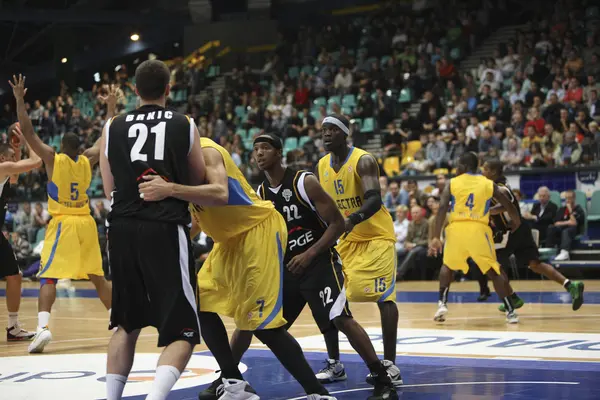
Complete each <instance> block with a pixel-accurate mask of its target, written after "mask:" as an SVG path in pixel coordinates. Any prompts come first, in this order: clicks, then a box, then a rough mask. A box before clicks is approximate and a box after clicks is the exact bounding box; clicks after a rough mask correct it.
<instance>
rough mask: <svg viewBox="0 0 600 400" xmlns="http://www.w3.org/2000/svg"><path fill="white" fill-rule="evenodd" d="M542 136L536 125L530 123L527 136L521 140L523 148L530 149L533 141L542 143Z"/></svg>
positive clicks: (526, 132) (526, 131)
mask: <svg viewBox="0 0 600 400" xmlns="http://www.w3.org/2000/svg"><path fill="white" fill-rule="evenodd" d="M541 142H542V137H541V136H540V135H538V133H537V131H536V130H535V127H534V126H533V125H529V126H528V127H527V129H526V130H525V137H524V138H523V140H521V148H522V149H523V150H528V149H529V147H530V146H531V144H532V143H541Z"/></svg>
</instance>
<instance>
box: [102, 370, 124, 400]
mask: <svg viewBox="0 0 600 400" xmlns="http://www.w3.org/2000/svg"><path fill="white" fill-rule="evenodd" d="M125 383H127V377H126V376H123V375H119V374H106V398H107V400H121V397H122V396H123V389H125Z"/></svg>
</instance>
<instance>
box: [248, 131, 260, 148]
mask: <svg viewBox="0 0 600 400" xmlns="http://www.w3.org/2000/svg"><path fill="white" fill-rule="evenodd" d="M259 132H260V128H250V130H249V131H248V140H250V141H253V140H254V135H257V134H258V133H259ZM250 148H252V145H251V146H250Z"/></svg>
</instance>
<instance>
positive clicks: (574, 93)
mask: <svg viewBox="0 0 600 400" xmlns="http://www.w3.org/2000/svg"><path fill="white" fill-rule="evenodd" d="M571 101H574V102H576V103H581V102H582V101H583V88H582V87H581V86H580V85H579V80H578V79H577V78H571V80H570V81H569V89H568V90H567V93H566V94H565V97H563V103H570V102H571Z"/></svg>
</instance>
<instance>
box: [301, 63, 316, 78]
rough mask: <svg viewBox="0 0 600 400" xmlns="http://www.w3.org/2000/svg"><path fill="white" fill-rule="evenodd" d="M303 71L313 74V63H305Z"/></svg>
mask: <svg viewBox="0 0 600 400" xmlns="http://www.w3.org/2000/svg"><path fill="white" fill-rule="evenodd" d="M302 72H304V73H305V74H306V75H308V76H311V75H312V74H313V67H312V65H305V66H304V67H302Z"/></svg>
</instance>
